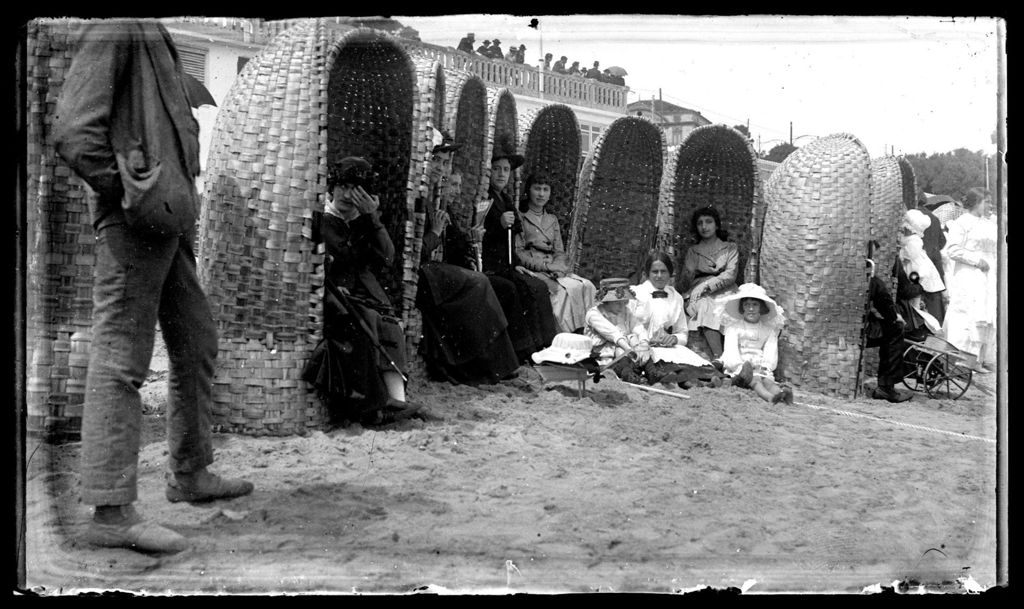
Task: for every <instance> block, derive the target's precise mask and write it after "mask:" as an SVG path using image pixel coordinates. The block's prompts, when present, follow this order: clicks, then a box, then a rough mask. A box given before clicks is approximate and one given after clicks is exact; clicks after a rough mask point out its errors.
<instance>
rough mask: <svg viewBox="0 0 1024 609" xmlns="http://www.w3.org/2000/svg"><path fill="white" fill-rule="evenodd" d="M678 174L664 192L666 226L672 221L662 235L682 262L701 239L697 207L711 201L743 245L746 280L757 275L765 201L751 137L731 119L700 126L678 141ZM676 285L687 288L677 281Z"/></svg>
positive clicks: (725, 226)
mask: <svg viewBox="0 0 1024 609" xmlns="http://www.w3.org/2000/svg"><path fill="white" fill-rule="evenodd" d="M673 171H674V174H673V175H671V176H667V177H666V178H665V179H664V180H663V182H665V183H666V185H667V186H669V189H667V192H666V193H665V195H667V196H663V197H662V207H663V211H662V212H661V214H660V215H661V217H662V220H661V223H660V226H662V227H671V229H670V231H669V234H668V236H667V237H665V238H663V239H661V240H660V242H661V243H664V244H666V245H667V249H668V250H669V252H671V253H672V254H673V255H674V256H675V259H676V260H677V261H678V262H677V265H678V266H679V267H680V268H681V267H682V261H683V259H684V258H685V257H686V251H687V250H688V249H689V248H690V246H691V245H693V244H695V243H696V238H695V237H694V236H693V231H692V230H691V228H690V218H691V216H692V214H693V212H694V211H696V210H697V209H698V208H701V207H705V206H710V207H714V208H715V209H717V210H718V211H719V213H720V214H721V216H722V228H723V229H725V230H727V231H728V232H729V240H730V241H732V242H735V243H736V244H737V246H738V247H739V251H740V263H739V274H738V275H737V278H738V279H739V280H740V281H741V282H742V281H743V280H745V281H756V280H757V250H758V245H759V242H760V228H761V223H762V219H763V210H764V201H763V198H762V195H761V177H760V173H759V172H758V167H757V155H756V154H755V153H754V149H753V148H752V147H751V145H750V141H749V140H748V139H747V138H746V136H744V135H743V134H742V133H740V132H739V131H737V130H736V129H733V128H732V127H729V126H728V125H706V126H703V127H697V128H696V129H694V130H693V131H691V132H690V134H689V135H688V136H687V138H686V139H685V140H684V141H683V143H682V145H681V146H679V151H678V153H677V156H676V159H675V162H674V164H673ZM681 277H682V273H679V274H677V280H678V279H680V278H681ZM677 287H679V288H685V287H688V286H682V285H681V284H678V285H677Z"/></svg>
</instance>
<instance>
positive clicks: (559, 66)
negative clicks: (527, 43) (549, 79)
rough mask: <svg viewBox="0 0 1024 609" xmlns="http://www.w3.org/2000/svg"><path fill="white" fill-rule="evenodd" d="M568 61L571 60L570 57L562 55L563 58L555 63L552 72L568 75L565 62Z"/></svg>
mask: <svg viewBox="0 0 1024 609" xmlns="http://www.w3.org/2000/svg"><path fill="white" fill-rule="evenodd" d="M568 59H569V58H568V57H566V56H565V55H562V58H561V59H559V60H558V61H556V62H555V66H554V67H553V68H551V70H552V71H553V72H555V73H556V74H567V73H568V72H567V71H566V69H565V62H566V61H567V60H568Z"/></svg>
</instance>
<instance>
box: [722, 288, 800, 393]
mask: <svg viewBox="0 0 1024 609" xmlns="http://www.w3.org/2000/svg"><path fill="white" fill-rule="evenodd" d="M722 301H723V309H724V315H722V321H723V323H725V341H724V350H723V352H722V364H723V365H724V366H725V371H726V373H728V374H729V375H731V376H732V384H733V385H735V386H737V387H744V388H750V389H753V390H754V392H755V393H757V395H758V396H760V397H761V398H762V399H763V400H765V401H766V402H772V403H773V404H777V403H778V402H786V403H787V404H792V403H793V390H792V389H790V388H789V387H786V386H782V387H780V386H779V385H777V384H776V383H775V367H776V366H777V365H778V363H779V332H780V331H781V330H782V326H783V325H785V319H784V317H783V315H782V309H781V307H779V306H778V305H777V304H776V303H775V301H774V300H772V299H771V297H769V296H768V294H767V293H766V292H765V290H764V288H762V287H761V286H759V285H757V284H756V283H744V284H743V285H741V286H740V287H739V290H737V291H736V292H735V293H733V294H730V295H729V296H727V297H725V298H723V299H722Z"/></svg>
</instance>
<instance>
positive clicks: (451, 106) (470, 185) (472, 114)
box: [447, 70, 491, 226]
mask: <svg viewBox="0 0 1024 609" xmlns="http://www.w3.org/2000/svg"><path fill="white" fill-rule="evenodd" d="M447 75H448V81H449V82H450V83H451V84H450V85H449V87H448V95H447V97H448V102H447V104H448V110H447V115H448V120H449V123H448V131H449V132H450V133H451V134H452V135H453V137H454V138H455V141H456V142H457V143H459V144H462V147H461V148H459V149H458V150H456V151H455V153H454V154H453V155H452V171H456V170H457V171H459V172H461V173H462V197H461V199H460V201H459V204H458V205H457V206H452V208H451V210H452V212H453V213H455V214H457V215H458V216H459V219H460V220H461V221H462V225H463V226H469V225H470V224H471V223H472V220H473V210H474V203H475V202H476V201H477V199H480V198H484V197H486V195H487V180H486V177H485V176H487V175H489V172H490V168H491V164H490V149H489V148H488V147H487V146H488V144H487V142H488V138H487V85H485V84H484V81H482V80H480V77H478V76H474V75H472V74H470V73H469V72H466V71H463V70H447Z"/></svg>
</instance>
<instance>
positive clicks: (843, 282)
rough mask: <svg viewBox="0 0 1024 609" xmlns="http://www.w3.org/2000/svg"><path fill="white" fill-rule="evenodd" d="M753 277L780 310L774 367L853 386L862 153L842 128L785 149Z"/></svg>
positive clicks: (847, 389)
mask: <svg viewBox="0 0 1024 609" xmlns="http://www.w3.org/2000/svg"><path fill="white" fill-rule="evenodd" d="M765 193H766V194H765V200H766V204H767V211H766V213H765V221H764V232H763V234H764V241H763V245H762V248H761V250H762V255H761V282H762V285H763V286H764V288H765V289H766V290H767V291H768V293H769V294H772V295H773V296H774V297H775V299H776V301H778V303H779V304H780V305H781V306H782V307H783V309H784V310H785V311H786V317H787V320H788V324H787V327H786V329H785V330H783V332H782V335H781V337H780V341H779V359H780V363H779V366H780V369H781V371H782V372H783V374H785V375H786V376H787V377H788V378H789V379H790V380H791V381H792V382H793V383H794V384H795V385H797V386H801V387H805V388H810V389H814V390H818V391H821V392H823V393H828V394H833V395H839V396H844V397H848V396H850V395H852V394H853V392H854V387H855V385H856V380H855V379H856V372H857V362H858V359H859V356H860V335H861V327H862V321H863V316H864V305H865V299H866V294H867V282H866V280H865V276H864V256H865V254H866V243H867V241H868V239H869V238H870V236H871V213H870V212H871V159H870V157H869V156H868V153H867V150H866V149H865V148H864V146H863V144H861V142H860V141H859V140H857V138H855V137H853V136H852V135H848V134H837V135H831V136H828V137H824V138H819V139H817V140H815V141H813V142H811V143H810V144H807V145H806V146H804V147H802V148H800V149H798V150H796V151H795V152H793V153H792V154H791V155H789V156H788V157H787V158H786V159H785V160H784V161H783V162H782V164H781V165H780V166H779V167H778V169H776V170H775V172H774V173H773V174H772V177H771V180H769V182H768V185H767V187H766V189H765Z"/></svg>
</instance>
